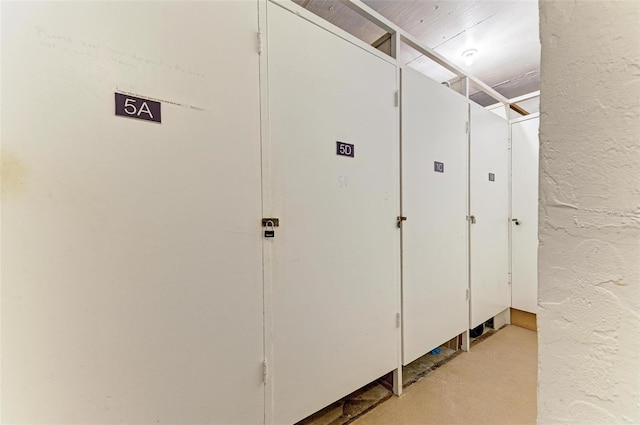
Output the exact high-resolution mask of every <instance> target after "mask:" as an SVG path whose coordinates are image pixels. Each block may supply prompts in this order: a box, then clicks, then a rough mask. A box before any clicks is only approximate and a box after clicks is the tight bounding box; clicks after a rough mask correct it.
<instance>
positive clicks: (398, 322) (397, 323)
mask: <svg viewBox="0 0 640 425" xmlns="http://www.w3.org/2000/svg"><path fill="white" fill-rule="evenodd" d="M399 327H400V313H396V328H399Z"/></svg>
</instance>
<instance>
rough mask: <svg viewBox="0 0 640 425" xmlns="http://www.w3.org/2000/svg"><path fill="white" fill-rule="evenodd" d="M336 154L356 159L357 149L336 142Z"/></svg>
mask: <svg viewBox="0 0 640 425" xmlns="http://www.w3.org/2000/svg"><path fill="white" fill-rule="evenodd" d="M336 154H337V155H340V156H350V157H351V158H355V147H354V146H353V145H350V144H349V143H342V142H336Z"/></svg>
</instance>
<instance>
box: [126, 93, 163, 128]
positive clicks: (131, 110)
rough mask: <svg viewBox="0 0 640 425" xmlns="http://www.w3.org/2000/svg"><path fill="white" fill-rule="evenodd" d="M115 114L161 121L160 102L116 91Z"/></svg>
mask: <svg viewBox="0 0 640 425" xmlns="http://www.w3.org/2000/svg"><path fill="white" fill-rule="evenodd" d="M116 115H117V116H122V117H129V118H137V119H139V120H146V121H154V122H161V121H160V118H161V116H160V102H156V101H154V100H149V99H142V98H140V97H135V96H129V95H126V94H121V93H116Z"/></svg>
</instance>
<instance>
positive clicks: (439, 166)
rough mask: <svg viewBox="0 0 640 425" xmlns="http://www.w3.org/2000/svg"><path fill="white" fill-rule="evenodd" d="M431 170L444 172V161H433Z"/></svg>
mask: <svg viewBox="0 0 640 425" xmlns="http://www.w3.org/2000/svg"><path fill="white" fill-rule="evenodd" d="M433 171H435V172H436V173H444V162H438V161H434V162H433Z"/></svg>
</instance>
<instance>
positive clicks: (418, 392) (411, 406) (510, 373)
mask: <svg viewBox="0 0 640 425" xmlns="http://www.w3.org/2000/svg"><path fill="white" fill-rule="evenodd" d="M537 368H538V346H537V334H536V333H535V332H533V331H530V330H527V329H524V328H519V327H517V326H507V327H505V328H503V329H501V330H500V331H498V332H496V333H495V334H494V335H492V336H491V337H489V338H487V339H485V340H484V341H482V342H480V343H478V344H475V345H474V346H473V347H472V349H471V351H470V352H468V353H463V354H461V355H459V356H457V357H456V358H454V359H452V360H451V361H449V362H448V363H447V364H445V365H443V366H442V367H440V368H439V369H437V370H435V371H433V372H432V373H430V374H429V375H427V376H426V377H425V378H424V379H422V380H421V381H419V382H417V383H415V384H413V385H411V386H410V387H408V388H406V389H405V392H404V394H403V395H402V396H401V397H392V398H390V399H389V400H387V401H385V402H384V403H382V404H380V405H379V406H377V407H375V408H374V409H372V410H371V411H369V412H368V413H366V414H364V415H363V416H361V417H360V418H358V419H357V420H356V421H354V422H352V423H353V424H354V425H431V424H438V425H453V424H456V425H458V424H459V425H463V424H464V425H483V424H484V425H499V424H505V425H507V424H508V425H527V424H532V425H533V424H535V423H536V391H537V373H538V370H537Z"/></svg>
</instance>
